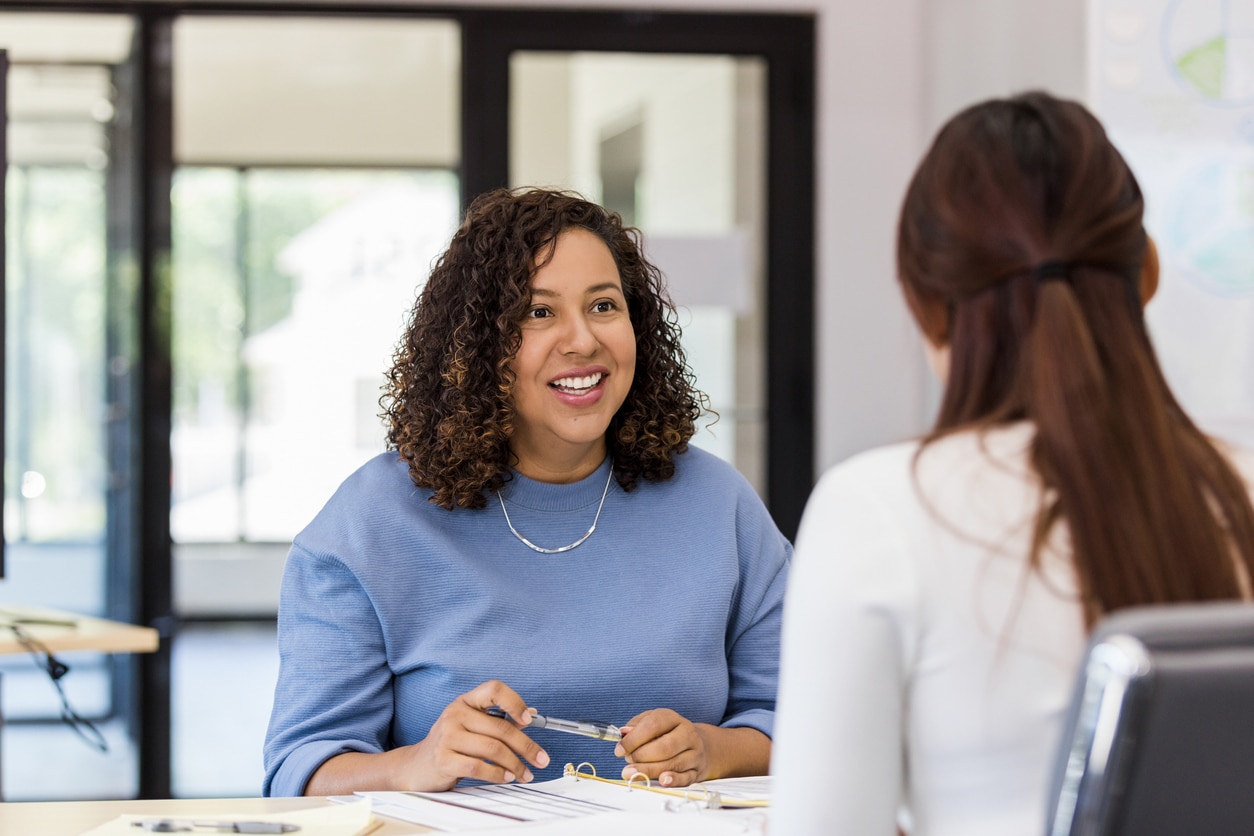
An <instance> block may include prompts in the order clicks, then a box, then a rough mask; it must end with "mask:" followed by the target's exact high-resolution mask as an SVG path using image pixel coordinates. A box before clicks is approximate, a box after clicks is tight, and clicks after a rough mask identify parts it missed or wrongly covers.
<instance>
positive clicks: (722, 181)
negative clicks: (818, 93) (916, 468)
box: [509, 51, 767, 496]
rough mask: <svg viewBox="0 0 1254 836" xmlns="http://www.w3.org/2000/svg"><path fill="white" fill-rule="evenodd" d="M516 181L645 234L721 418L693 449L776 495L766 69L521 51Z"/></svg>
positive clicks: (515, 81) (515, 74)
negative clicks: (604, 211)
mask: <svg viewBox="0 0 1254 836" xmlns="http://www.w3.org/2000/svg"><path fill="white" fill-rule="evenodd" d="M509 72H510V135H509V136H510V166H509V177H510V185H512V186H524V185H558V186H562V187H565V188H572V189H574V190H576V191H578V192H580V193H582V194H584V195H586V196H588V197H589V198H591V199H592V200H595V201H597V202H599V203H601V204H603V205H605V206H607V207H608V208H610V209H613V210H615V211H617V212H618V213H619V214H621V215H622V216H623V219H624V220H625V221H626V222H627V223H628V224H631V225H632V226H636V227H638V228H639V229H640V230H641V231H642V232H643V234H644V246H645V251H646V253H647V255H648V257H649V258H650V260H651V261H653V262H654V264H656V265H657V266H658V267H659V268H660V269H661V271H662V273H663V275H665V277H666V279H667V283H668V286H669V290H670V294H671V297H672V299H673V300H674V302H675V304H676V305H677V306H678V307H679V309H680V324H681V326H682V327H683V334H684V348H685V350H686V351H687V354H688V360H689V362H690V363H691V365H692V366H693V369H694V371H695V372H696V376H697V386H698V388H700V389H701V390H702V391H704V392H705V393H706V394H707V395H709V396H710V407H711V410H712V412H713V413H715V415H716V416H717V419H715V417H714V416H707V417H704V418H703V419H702V420H701V421H700V422H699V425H698V426H699V431H698V434H697V436H696V437H695V438H694V439H693V443H694V444H696V445H697V446H699V447H703V448H705V449H707V450H709V451H710V452H712V453H715V454H716V455H718V456H720V457H722V458H723V459H725V460H727V461H728V462H731V463H732V464H733V465H735V466H736V467H737V468H738V469H739V470H740V471H741V472H742V473H743V474H744V475H745V476H746V477H747V478H748V479H749V481H750V482H751V483H752V484H753V485H754V486H755V487H756V488H757V489H758V491H759V493H760V494H762V495H763V496H765V495H766V493H767V485H766V470H765V460H766V435H765V428H766V393H765V386H764V383H765V364H764V358H765V341H764V335H765V316H764V314H765V310H766V305H765V302H766V297H765V292H764V290H765V281H764V259H763V256H764V246H765V225H766V224H765V208H766V207H765V194H764V186H765V179H766V171H765V169H766V154H765V147H766V119H765V117H766V62H765V60H764V59H762V58H760V57H757V56H739V57H738V56H733V55H674V54H665V55H646V54H633V53H606V52H556V51H554V52H535V51H518V52H514V53H513V54H512V55H511V56H510V67H509Z"/></svg>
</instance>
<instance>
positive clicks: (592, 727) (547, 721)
mask: <svg viewBox="0 0 1254 836" xmlns="http://www.w3.org/2000/svg"><path fill="white" fill-rule="evenodd" d="M487 714H488V715H489V716H491V717H499V718H501V719H502V720H510V721H511V722H512V721H513V718H512V717H510V716H509V714H507V713H505V711H504V710H502V709H500V708H497V707H496V706H492V707H491V708H489V709H488V710H487ZM527 714H528V716H529V717H530V718H531V722H530V723H528V724H527V728H529V729H553V730H554V731H561V732H568V733H570V734H581V735H583V736H584V737H595V738H596V739H597V740H622V739H623V732H622V730H621V729H620V728H619V727H618V726H616V725H614V724H613V723H602V722H600V721H598V720H562V719H559V718H557V717H545V716H544V715H542V714H537V713H535V712H533V711H528V712H527Z"/></svg>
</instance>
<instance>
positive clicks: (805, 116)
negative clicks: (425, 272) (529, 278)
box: [458, 9, 815, 540]
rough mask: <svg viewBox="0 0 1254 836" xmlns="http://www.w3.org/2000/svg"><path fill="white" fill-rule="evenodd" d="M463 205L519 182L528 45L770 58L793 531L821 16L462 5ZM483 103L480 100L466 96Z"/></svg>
mask: <svg viewBox="0 0 1254 836" xmlns="http://www.w3.org/2000/svg"><path fill="white" fill-rule="evenodd" d="M458 17H459V20H460V21H461V24H462V196H463V204H465V203H468V202H469V199H470V198H471V197H473V196H474V195H476V194H479V193H481V192H484V191H488V190H489V189H493V188H497V187H500V186H506V185H508V184H509V57H510V54H511V53H513V52H516V51H520V50H533V51H558V52H575V51H581V52H593V51H602V52H644V53H687V54H720V55H754V56H760V57H762V58H765V59H766V63H767V196H766V200H767V206H766V213H765V214H766V225H767V232H766V245H767V260H766V298H767V302H766V305H767V310H766V381H765V384H766V411H767V421H766V424H767V430H766V496H765V497H764V499H765V501H766V503H767V507H768V508H769V509H770V511H771V514H772V516H773V517H774V518H775V523H776V525H778V526H779V528H780V530H781V531H783V533H784V535H785V536H787V537H788V538H789V539H790V540H791V539H793V538H794V537H795V536H796V533H797V525H798V523H799V522H800V520H801V512H802V510H803V509H804V507H805V501H806V498H807V497H808V496H809V493H810V488H811V487H812V486H813V483H814V443H815V442H814V426H815V424H814V410H815V403H814V369H815V364H814V328H815V325H814V311H815V282H814V201H815V196H814V159H815V153H814V152H815V138H814V123H815V112H814V111H815V81H814V79H815V62H814V37H815V30H814V18H813V16H809V15H778V14H749V13H735V14H733V13H727V14H724V13H717V14H707V13H668V12H638V11H633V12H591V11H577V12H576V11H537V10H527V11H503V10H496V9H493V10H474V11H464V12H463V13H462V14H460V15H459V16H458ZM468 103H473V105H468Z"/></svg>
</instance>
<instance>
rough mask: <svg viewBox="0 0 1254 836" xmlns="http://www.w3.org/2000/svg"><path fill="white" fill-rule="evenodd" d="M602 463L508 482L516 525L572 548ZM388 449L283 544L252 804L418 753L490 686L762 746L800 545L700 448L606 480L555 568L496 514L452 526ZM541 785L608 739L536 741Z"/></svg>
mask: <svg viewBox="0 0 1254 836" xmlns="http://www.w3.org/2000/svg"><path fill="white" fill-rule="evenodd" d="M608 467H609V465H608V463H603V464H602V465H601V467H600V468H599V469H598V470H597V472H596V473H593V474H592V475H591V476H589V477H588V478H587V479H584V480H583V481H580V482H578V483H576V484H572V485H552V484H546V483H542V482H536V481H533V480H531V479H528V478H526V477H524V476H521V475H519V474H517V473H515V474H513V478H512V480H511V481H510V482H508V483H507V485H506V487H505V488H504V489H503V490H502V494H503V495H504V497H505V501H506V503H508V508H509V513H510V519H511V520H512V521H513V523H514V527H515V528H517V529H518V531H519V532H520V533H521V534H523V536H525V537H527V538H528V539H529V540H531V541H532V542H533V543H536V544H537V545H540V546H544V547H549V548H553V547H557V546H562V545H566V544H568V543H571V542H573V541H574V540H576V539H578V538H579V537H580V536H581V535H582V534H583V533H584V532H585V531H587V529H588V526H589V525H591V523H592V519H593V517H594V516H595V514H596V508H597V504H598V503H599V502H600V499H601V492H602V489H603V487H604V486H605V481H606V477H607V476H608V470H607V468H608ZM430 495H431V492H430V491H428V490H424V489H420V488H416V487H414V484H413V483H412V482H411V481H410V478H409V472H408V469H407V467H406V465H405V463H404V462H402V461H400V460H398V457H397V455H396V454H395V453H385V454H382V455H380V456H377V457H376V458H374V459H372V460H371V461H369V462H367V463H366V464H365V465H364V466H363V467H362V468H361V469H360V470H358V471H357V472H356V473H354V474H353V475H352V476H350V477H349V478H348V479H347V480H346V481H345V482H344V484H343V485H342V486H341V487H340V489H339V490H338V491H337V492H336V493H335V495H334V496H333V497H332V498H331V500H330V501H329V502H328V503H327V505H326V507H325V508H323V509H322V511H321V512H320V513H319V514H318V515H317V516H316V517H315V518H314V520H313V522H311V523H310V524H309V526H308V527H307V528H305V530H304V531H302V532H301V533H300V534H299V535H297V537H296V539H295V542H294V543H293V546H292V550H291V552H290V554H289V555H288V560H287V565H286V568H285V570H284V575H283V588H282V593H281V596H280V603H279V652H280V659H281V663H280V669H279V679H278V685H277V687H276V689H275V697H274V708H273V712H272V714H271V717H270V728H269V731H268V732H267V734H266V743H265V768H266V775H265V784H264V787H263V792H264V793H265V794H266V795H273V796H282V795H300V794H301V793H302V792H303V791H304V788H305V784H306V783H307V782H308V780H309V778H310V776H311V775H312V774H313V773H314V772H315V771H316V770H317V768H318V767H319V766H320V765H321V764H322V763H323V762H325V761H326V760H327V759H329V758H331V757H333V756H335V755H338V754H341V753H344V752H350V751H352V752H381V751H385V750H388V749H391V748H394V747H397V746H405V745H408V744H412V743H416V742H418V741H420V740H423V739H424V738H425V737H426V735H427V733H428V731H429V730H430V728H431V726H432V724H433V723H434V722H435V720H436V719H437V718H438V717H439V715H440V713H441V712H442V711H443V710H444V708H445V707H446V706H447V705H448V704H449V703H450V702H452V701H453V700H454V699H455V698H456V697H458V696H459V695H461V694H463V693H465V692H466V691H469V690H470V689H472V688H474V687H475V686H477V685H479V684H480V683H481V682H484V681H486V680H489V679H500V680H502V681H503V682H505V683H506V684H507V685H509V686H510V687H512V688H513V689H514V690H516V691H517V692H518V693H519V694H520V695H521V696H522V698H523V699H524V700H526V701H527V704H528V705H530V706H532V707H535V708H537V709H538V710H539V711H540V712H541V713H542V714H551V715H553V716H555V717H564V718H568V719H576V720H577V719H589V720H603V721H607V722H611V723H617V724H623V723H626V722H627V721H628V720H629V719H630V718H631V717H633V716H634V715H636V714H638V713H639V712H641V711H645V710H647V709H652V708H671V709H674V710H675V711H677V712H679V713H680V714H681V715H683V716H684V717H687V718H688V719H689V720H692V721H693V722H701V723H712V724H721V725H723V726H748V727H751V728H755V729H758V730H760V731H762V732H763V733H765V734H766V735H768V736H770V735H771V734H772V731H773V725H774V711H775V688H776V680H777V675H778V669H779V631H780V616H781V610H782V605H783V595H784V587H785V584H786V575H787V568H788V561H789V558H790V556H791V553H792V547H791V546H790V545H789V543H788V542H787V540H786V539H785V538H784V537H783V535H781V534H780V532H779V530H778V529H777V528H776V527H775V525H774V523H773V522H772V520H771V518H770V516H769V514H768V513H767V511H766V508H765V507H764V506H763V505H762V502H761V501H760V500H759V498H758V496H757V494H756V493H755V492H754V490H753V488H752V487H751V486H750V485H749V484H748V482H746V481H745V479H744V478H743V477H742V476H741V475H740V474H739V473H738V472H737V471H736V470H735V469H734V468H732V467H731V466H730V465H728V464H727V463H725V462H723V461H721V460H720V459H718V458H716V457H715V456H713V455H711V454H709V453H706V452H704V451H702V450H699V449H696V448H690V449H689V451H688V452H687V453H685V454H683V455H680V456H677V457H676V468H675V476H674V478H672V479H669V480H667V481H665V482H646V481H644V480H641V481H640V482H639V483H638V484H637V487H636V488H635V489H634V490H633V491H631V492H630V493H627V492H624V491H623V490H622V489H621V488H620V487H619V486H618V483H617V482H611V484H610V488H609V494H608V496H607V497H606V500H605V507H604V510H603V511H602V512H601V519H600V522H599V523H598V524H597V530H596V532H595V533H594V534H593V535H592V536H591V537H590V538H589V539H588V540H587V541H586V542H585V543H583V545H581V546H579V547H578V548H577V549H574V550H572V551H570V552H566V553H564V554H554V555H545V554H539V553H537V552H534V551H532V550H531V549H529V548H527V546H525V545H524V544H523V543H521V542H519V541H518V540H517V539H516V538H515V537H514V535H513V534H512V533H510V530H509V528H508V527H507V526H506V524H505V518H504V517H503V515H502V513H501V508H500V503H499V502H498V501H497V498H496V497H495V496H491V497H489V502H488V505H487V507H486V508H484V509H481V510H466V509H456V510H453V511H448V510H445V509H443V508H440V507H438V506H436V505H432V504H431V503H429V502H428V501H427V500H428V497H430ZM528 733H529V734H531V735H533V737H534V739H535V740H536V742H538V743H539V744H540V745H541V746H543V747H544V748H545V750H546V751H547V752H548V753H549V756H550V758H551V761H550V764H549V766H548V768H547V769H543V770H536V769H533V770H532V771H533V773H534V774H535V776H536V779H537V780H546V779H551V778H555V777H558V776H559V775H560V774H561V770H562V768H563V766H564V765H565V764H566V763H568V762H569V763H575V764H578V763H581V762H583V761H588V762H591V763H592V764H593V765H594V766H595V767H596V769H597V772H598V774H602V775H606V774H608V775H609V776H611V777H615V778H616V777H618V775H619V773H620V772H621V770H622V767H623V766H624V765H625V763H624V761H623V760H622V759H620V758H616V757H614V753H613V750H614V744H613V743H607V742H605V741H601V740H592V739H588V738H582V737H578V736H576V735H570V734H563V733H561V732H554V731H545V730H532V731H529V732H528Z"/></svg>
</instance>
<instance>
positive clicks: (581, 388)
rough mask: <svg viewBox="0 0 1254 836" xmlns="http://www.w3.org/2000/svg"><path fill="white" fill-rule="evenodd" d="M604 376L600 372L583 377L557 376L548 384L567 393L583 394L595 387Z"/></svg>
mask: <svg viewBox="0 0 1254 836" xmlns="http://www.w3.org/2000/svg"><path fill="white" fill-rule="evenodd" d="M604 378H605V375H604V374H602V373H601V372H597V373H596V374H590V375H585V376H583V377H559V378H558V379H557V380H554V381H552V382H551V383H549V386H551V387H553V388H554V389H556V390H557V391H559V392H565V393H566V394H568V395H584V394H587V393H588V392H591V391H592V390H593V389H595V388H596V387H597V384H599V383H600V382H601V381H602V380H603V379H604Z"/></svg>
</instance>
